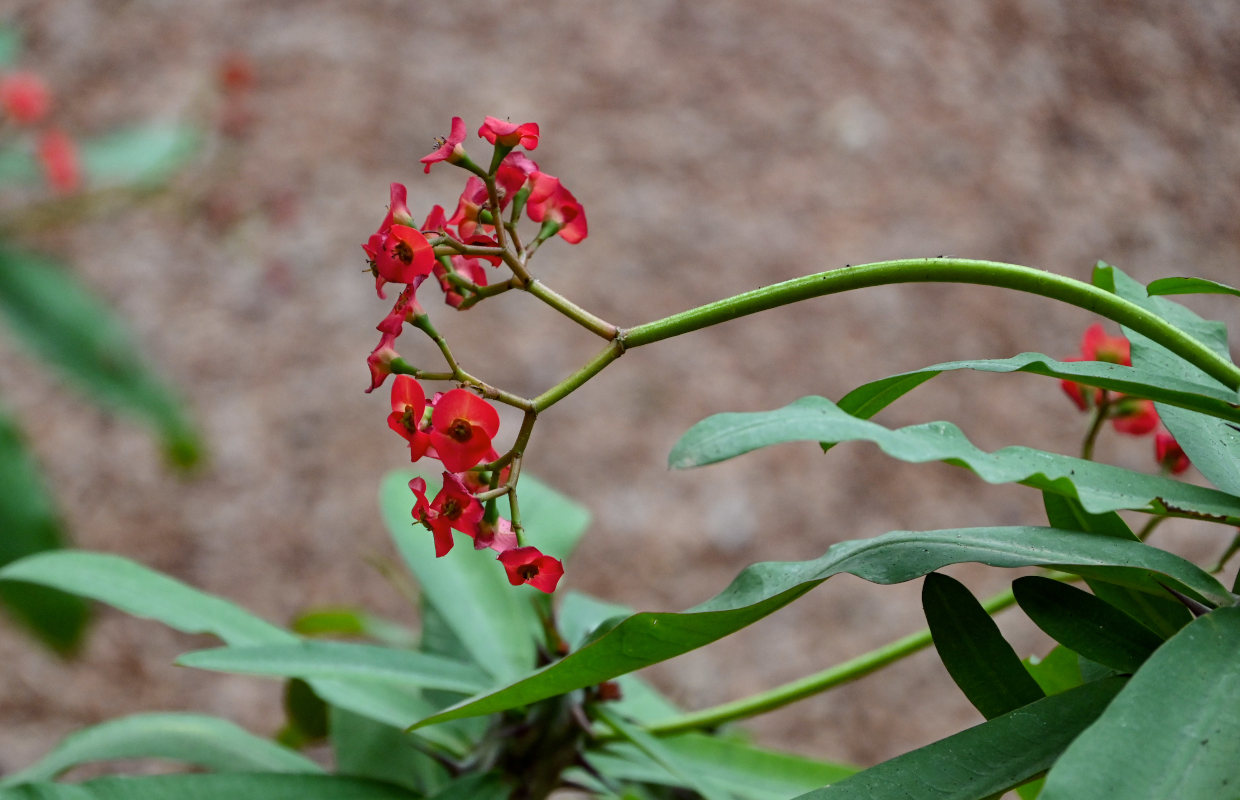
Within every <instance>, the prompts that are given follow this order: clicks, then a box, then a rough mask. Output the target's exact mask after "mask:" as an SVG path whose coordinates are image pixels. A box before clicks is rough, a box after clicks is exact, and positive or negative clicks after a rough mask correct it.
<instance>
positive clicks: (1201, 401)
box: [839, 353, 1240, 421]
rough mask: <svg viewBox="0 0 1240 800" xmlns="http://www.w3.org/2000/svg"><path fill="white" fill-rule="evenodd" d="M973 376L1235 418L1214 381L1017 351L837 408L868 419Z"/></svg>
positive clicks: (869, 387)
mask: <svg viewBox="0 0 1240 800" xmlns="http://www.w3.org/2000/svg"><path fill="white" fill-rule="evenodd" d="M962 369H968V370H975V371H977V372H1000V373H1005V372H1028V373H1032V374H1034V375H1045V376H1047V377H1050V378H1059V379H1060V380H1069V381H1074V382H1076V383H1080V384H1083V385H1086V386H1097V387H1100V388H1102V389H1109V390H1111V391H1114V392H1121V393H1123V394H1127V395H1132V396H1134V397H1148V398H1150V399H1152V400H1157V401H1159V402H1163V403H1167V404H1168V405H1174V406H1182V407H1184V408H1189V409H1193V410H1195V411H1200V412H1202V413H1204V414H1211V415H1214V416H1217V417H1220V418H1222V419H1229V420H1232V421H1237V420H1240V405H1237V400H1238V398H1237V396H1236V393H1235V392H1232V391H1229V390H1228V389H1226V388H1223V387H1222V386H1221V385H1220V384H1219V383H1218V382H1216V381H1214V380H1213V379H1210V380H1208V381H1194V380H1186V379H1184V378H1182V377H1176V376H1174V375H1168V374H1166V373H1163V372H1159V371H1155V370H1150V369H1140V368H1136V367H1126V366H1123V365H1121V364H1110V363H1107V362H1102V361H1056V360H1055V359H1053V358H1051V357H1050V356H1045V355H1042V354H1041V353H1021V354H1020V355H1018V356H1013V357H1012V358H1004V359H982V360H974V361H948V362H945V363H942V364H935V365H934V366H931V367H926V368H924V369H919V370H914V371H912V372H905V373H902V374H900V375H893V376H891V377H889V378H882V379H881V380H877V381H873V382H871V383H867V384H865V385H864V386H859V387H857V388H856V389H853V390H852V391H851V392H849V393H848V394H846V395H844V397H842V398H841V399H840V402H839V407H840V408H842V409H844V410H845V411H847V412H848V413H850V414H852V415H853V416H854V417H857V418H859V419H869V418H870V417H873V416H874V415H875V414H877V413H878V412H879V411H881V410H883V409H884V408H886V407H887V406H889V405H891V404H892V403H894V402H895V401H896V400H898V399H899V398H901V397H902V396H904V395H905V394H907V393H908V392H910V391H912V390H913V389H915V388H917V387H918V386H920V385H921V384H923V383H925V382H926V381H928V380H930V379H931V378H933V377H935V376H937V375H941V374H943V373H944V372H950V371H954V370H962Z"/></svg>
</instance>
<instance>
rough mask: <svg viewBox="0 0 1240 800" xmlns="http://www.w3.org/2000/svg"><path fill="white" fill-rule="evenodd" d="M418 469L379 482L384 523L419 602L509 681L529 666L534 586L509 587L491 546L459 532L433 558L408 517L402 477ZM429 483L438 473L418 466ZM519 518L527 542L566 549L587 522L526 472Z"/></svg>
mask: <svg viewBox="0 0 1240 800" xmlns="http://www.w3.org/2000/svg"><path fill="white" fill-rule="evenodd" d="M417 474H418V473H414V472H408V471H400V472H393V473H390V474H389V475H388V476H387V477H386V478H384V480H383V485H382V488H381V489H380V503H381V506H382V511H383V518H384V520H385V521H386V522H387V526H388V530H389V531H391V533H392V536H393V538H394V539H395V540H396V545H397V548H398V549H399V550H400V553H401V555H402V556H403V557H404V560H405V563H406V564H408V565H409V569H410V570H411V571H412V572H413V573H414V575H416V576H417V579H418V582H419V583H420V584H421V585H422V591H423V593H424V598H425V600H426V601H428V602H430V603H431V604H432V605H434V606H435V608H436V609H437V610H438V611H439V612H440V614H441V616H442V618H443V621H444V622H445V623H446V625H447V626H448V627H449V628H450V629H451V630H452V633H453V634H454V635H455V636H456V638H457V639H458V640H459V641H460V642H461V644H462V645H463V646H464V647H465V649H466V650H467V651H468V652H469V654H470V655H471V656H472V658H473V661H474V662H475V663H476V664H478V665H479V666H481V667H482V668H483V669H485V670H487V671H488V672H490V673H491V674H492V675H493V676H494V677H495V678H497V679H499V680H511V679H513V678H515V677H517V676H519V675H522V674H524V673H526V672H528V671H529V670H530V669H531V668H532V667H533V666H534V659H535V642H537V641H538V640H539V639H540V638H541V631H542V626H541V623H540V622H539V620H538V615H537V613H535V610H534V606H533V605H532V603H531V601H532V600H535V598H537V596H538V595H540V594H541V593H540V592H538V590H537V589H534V588H532V587H529V586H517V587H514V586H511V585H510V584H509V583H508V579H507V578H506V577H505V573H504V568H503V566H502V565H500V564H499V563H498V562H497V561H496V558H495V554H494V553H493V552H492V551H490V550H474V549H473V548H472V547H471V546H470V543H469V540H468V538H467V537H465V536H464V534H461V535H459V536H458V537H457V538H458V540H460V542H459V543H458V545H457V546H456V547H455V548H454V549H453V550H452V552H450V553H448V554H447V555H446V556H444V557H443V558H436V557H435V548H434V546H433V541H432V539H431V535H430V533H429V532H428V531H427V530H425V529H424V528H423V527H422V526H421V525H417V524H415V523H414V521H413V518H412V516H411V515H410V511H411V509H412V508H413V500H414V498H413V493H412V492H411V491H410V490H409V480H410V479H411V478H413V477H415V475H417ZM422 477H424V478H426V479H427V483H428V485H430V486H432V487H433V486H435V485H437V483H438V481H439V478H438V477H437V476H434V475H431V474H430V473H425V474H423V475H422ZM519 491H520V498H521V512H522V524H523V525H524V527H525V531H526V541H527V542H528V543H529V544H534V545H537V546H538V547H540V548H542V549H543V551H544V552H547V553H549V554H557V553H558V554H566V553H567V552H568V551H571V549H572V547H573V545H574V544H575V543H576V541H577V539H578V538H579V537H580V536H581V533H582V532H583V531H584V530H585V526H586V524H587V523H588V522H589V515H588V513H587V512H586V511H585V510H584V509H582V507H581V506H579V505H577V504H576V503H574V502H572V501H571V500H569V499H568V498H566V497H564V496H563V495H560V494H558V493H556V492H555V491H554V490H552V489H550V488H548V487H547V486H545V485H544V484H541V483H539V482H538V481H536V480H534V479H533V478H532V477H530V476H525V475H523V476H522V478H521V485H520V490H519Z"/></svg>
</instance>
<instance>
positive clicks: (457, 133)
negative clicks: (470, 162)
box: [421, 117, 467, 172]
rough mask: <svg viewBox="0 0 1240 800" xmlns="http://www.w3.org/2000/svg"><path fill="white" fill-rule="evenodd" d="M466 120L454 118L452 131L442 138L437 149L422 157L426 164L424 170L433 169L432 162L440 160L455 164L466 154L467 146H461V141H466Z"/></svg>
mask: <svg viewBox="0 0 1240 800" xmlns="http://www.w3.org/2000/svg"><path fill="white" fill-rule="evenodd" d="M466 133H467V131H466V130H465V120H463V119H461V118H460V117H453V118H452V132H451V133H449V134H448V138H447V139H442V140H440V142H439V146H438V147H436V148H435V151H434V152H433V153H431V154H430V155H428V156H423V157H422V159H421V160H422V163H423V164H425V165H426V169H424V170H423V172H430V171H431V164H434V163H436V162H438V161H447V162H448V163H449V164H455V163H456V162H458V161H460V160H461V158H462V157H464V155H465V148H464V147H461V142H463V141H465V134H466Z"/></svg>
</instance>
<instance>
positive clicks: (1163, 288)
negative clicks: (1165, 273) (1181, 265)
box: [1146, 278, 1240, 297]
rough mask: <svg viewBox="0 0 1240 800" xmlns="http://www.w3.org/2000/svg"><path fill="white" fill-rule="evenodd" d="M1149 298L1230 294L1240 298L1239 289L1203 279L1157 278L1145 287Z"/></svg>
mask: <svg viewBox="0 0 1240 800" xmlns="http://www.w3.org/2000/svg"><path fill="white" fill-rule="evenodd" d="M1146 291H1147V292H1148V293H1149V294H1150V296H1151V297H1152V296H1154V295H1160V294H1232V295H1236V296H1237V297H1240V289H1237V288H1235V287H1234V286H1228V285H1227V284H1225V283H1218V282H1216V281H1208V280H1206V279H1205V278H1159V279H1158V280H1156V281H1150V285H1149V286H1147V287H1146Z"/></svg>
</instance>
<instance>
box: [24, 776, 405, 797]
mask: <svg viewBox="0 0 1240 800" xmlns="http://www.w3.org/2000/svg"><path fill="white" fill-rule="evenodd" d="M418 797H419V795H416V794H413V793H411V792H409V791H407V790H405V789H400V788H398V787H395V786H392V785H391V784H386V783H378V782H375V781H364V780H357V779H355V778H338V777H336V776H334V775H280V774H275V773H258V774H243V775H210V774H208V775H151V776H147V777H141V778H96V779H95V780H91V781H86V782H85V783H79V784H64V783H29V784H26V785H24V786H15V787H13V788H10V789H0V800H221V798H262V800H416V799H417V798H418Z"/></svg>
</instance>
